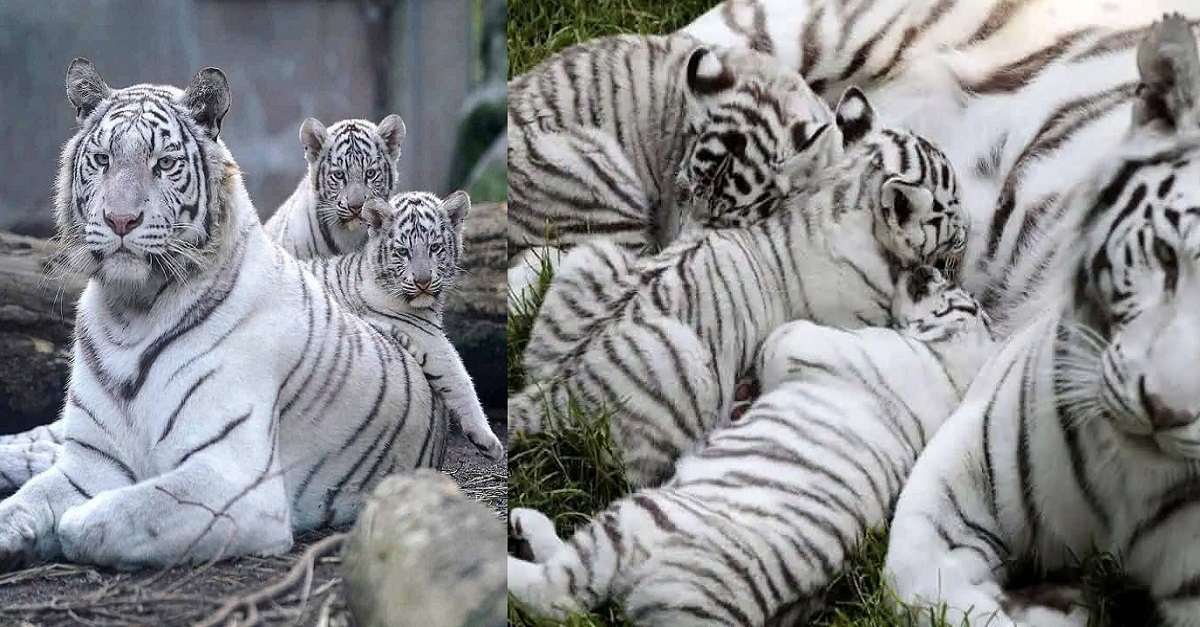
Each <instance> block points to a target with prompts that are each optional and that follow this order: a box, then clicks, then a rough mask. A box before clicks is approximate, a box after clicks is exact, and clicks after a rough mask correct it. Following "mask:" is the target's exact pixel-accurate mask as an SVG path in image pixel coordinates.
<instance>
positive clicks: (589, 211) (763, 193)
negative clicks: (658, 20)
mask: <svg viewBox="0 0 1200 627" xmlns="http://www.w3.org/2000/svg"><path fill="white" fill-rule="evenodd" d="M831 117H832V116H831V115H830V112H829V106H828V105H826V104H825V103H823V102H822V101H821V100H820V99H819V98H817V97H816V96H815V95H814V94H813V93H812V91H811V90H809V89H808V86H807V85H805V83H804V81H802V80H800V79H799V77H798V76H796V73H795V72H793V71H791V70H789V69H787V68H783V67H782V66H780V65H778V64H777V63H776V62H775V61H774V60H772V59H770V58H769V57H766V56H763V55H758V54H755V53H748V52H741V51H727V50H724V49H721V48H709V47H704V46H700V45H698V44H697V42H695V41H694V40H692V39H691V38H689V37H684V36H671V37H655V36H649V37H647V36H638V35H621V36H614V37H604V38H600V39H596V40H593V41H590V42H587V43H583V44H579V45H576V46H572V47H570V48H567V49H566V50H563V51H562V52H560V53H558V54H556V55H555V56H553V57H550V58H549V59H547V60H545V61H543V62H542V63H541V64H539V65H538V66H537V67H536V68H534V69H533V70H531V71H530V72H528V73H526V74H523V75H521V76H519V77H517V78H514V79H513V80H512V81H510V82H509V85H508V186H509V200H508V202H509V210H508V252H509V268H510V270H509V289H510V292H511V293H512V295H513V298H519V297H520V295H521V294H522V293H523V291H524V290H525V289H526V288H527V287H528V286H530V285H532V284H534V283H535V282H536V275H537V268H539V267H540V264H539V262H538V260H539V258H542V257H547V256H549V258H550V259H551V260H557V258H558V256H559V254H560V253H559V252H558V251H559V250H560V249H562V250H565V249H568V248H570V247H571V246H574V245H576V244H578V243H580V242H582V241H586V240H589V239H592V238H595V237H602V238H605V239H608V240H611V241H614V242H617V243H618V244H620V245H621V246H622V247H624V248H626V249H628V250H630V251H631V252H633V253H638V254H640V253H643V252H650V253H653V252H657V251H658V250H659V249H660V248H661V247H662V246H665V245H666V244H668V243H669V242H671V241H673V240H674V239H675V237H676V235H677V234H678V233H679V231H680V229H681V228H683V225H684V224H685V223H686V222H689V221H697V222H700V223H703V224H715V225H726V226H736V225H739V224H745V223H746V222H747V221H750V220H753V219H755V218H758V217H761V216H762V215H764V213H765V212H766V211H768V210H769V209H770V208H771V207H773V206H776V205H777V202H778V200H779V198H781V197H782V196H784V195H785V194H787V192H788V190H789V188H790V187H791V186H793V185H794V184H797V183H798V182H802V181H804V180H806V179H807V178H808V176H809V175H811V174H812V173H814V172H816V171H819V170H820V169H822V168H824V167H825V166H827V165H828V164H829V162H830V160H831V159H833V158H835V157H836V155H825V154H823V153H821V152H819V151H817V152H814V151H813V150H811V148H813V147H814V146H815V145H816V143H817V140H818V139H819V138H820V137H821V133H822V132H824V131H825V130H826V129H828V128H829V126H828V125H829V123H830V122H831V121H832V119H831ZM689 206H703V207H706V208H711V209H712V210H713V211H712V212H711V213H706V214H702V215H694V216H693V215H684V213H683V210H682V207H689ZM551 247H553V248H551ZM510 306H511V301H510Z"/></svg>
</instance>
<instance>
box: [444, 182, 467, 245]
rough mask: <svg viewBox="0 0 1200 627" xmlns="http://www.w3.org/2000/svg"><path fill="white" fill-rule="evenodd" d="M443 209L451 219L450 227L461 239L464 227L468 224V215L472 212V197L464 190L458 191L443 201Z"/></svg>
mask: <svg viewBox="0 0 1200 627" xmlns="http://www.w3.org/2000/svg"><path fill="white" fill-rule="evenodd" d="M442 207H443V208H444V209H445V210H446V216H447V217H448V218H450V226H451V227H452V228H453V229H454V232H455V233H456V234H457V235H458V237H459V238H460V239H461V238H462V234H463V227H465V226H466V224H467V214H468V213H470V212H471V197H470V196H468V195H467V193H466V192H464V191H463V190H461V189H460V190H458V191H456V192H454V193H452V194H450V195H449V196H446V197H445V198H443V199H442Z"/></svg>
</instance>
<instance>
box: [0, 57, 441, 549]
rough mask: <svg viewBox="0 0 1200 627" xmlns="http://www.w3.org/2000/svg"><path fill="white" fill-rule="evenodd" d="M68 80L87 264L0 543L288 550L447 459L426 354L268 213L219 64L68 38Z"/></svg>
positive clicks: (72, 242) (66, 179)
mask: <svg viewBox="0 0 1200 627" xmlns="http://www.w3.org/2000/svg"><path fill="white" fill-rule="evenodd" d="M67 95H68V97H69V98H70V100H71V103H72V104H73V105H74V106H75V108H76V111H77V119H78V122H79V129H78V131H77V132H76V134H75V135H74V136H73V137H72V138H71V139H70V140H69V141H68V142H67V143H66V145H65V146H64V148H63V153H62V166H61V169H60V171H59V178H58V187H57V196H56V211H57V213H56V217H57V222H58V225H59V229H60V233H61V236H62V238H63V240H64V242H65V243H66V244H67V245H68V247H69V248H70V254H69V257H70V258H71V260H72V261H73V262H74V263H76V264H78V266H79V267H80V269H81V270H82V271H84V272H85V273H87V274H88V275H90V280H89V282H88V285H87V287H86V289H85V290H84V292H83V295H82V296H81V297H80V301H79V304H78V307H77V315H76V341H75V346H74V354H73V363H72V372H71V379H70V384H69V388H68V402H67V404H66V406H65V408H64V410H63V417H62V419H61V424H62V430H63V432H64V435H65V440H64V441H65V444H64V448H63V451H62V453H61V456H60V457H59V459H58V460H57V461H56V462H55V463H54V464H53V466H51V468H50V469H49V470H47V471H46V472H43V473H41V474H38V475H37V476H35V477H34V478H33V479H31V480H30V481H29V482H28V483H26V484H25V485H23V486H22V487H21V489H20V490H18V491H17V493H16V494H15V495H13V496H12V497H10V498H8V499H6V500H4V501H3V502H0V565H3V566H11V565H13V564H15V563H19V562H21V561H24V560H26V559H28V558H31V557H42V558H53V557H58V556H62V557H66V558H67V559H70V560H72V561H83V562H91V563H97V564H105V565H112V566H116V567H119V568H126V567H137V566H143V565H163V564H168V563H172V562H175V561H176V560H181V561H197V560H208V559H211V558H215V557H218V556H235V555H240V554H247V553H275V552H280V551H285V550H287V549H288V548H290V546H291V544H292V534H293V530H299V529H307V528H312V527H315V526H319V525H323V524H331V523H343V522H346V521H348V520H351V519H352V517H353V516H354V514H355V512H356V509H357V504H358V503H357V495H358V494H359V493H361V492H362V491H363V490H367V489H369V488H370V486H371V485H372V484H373V483H374V482H375V481H376V480H377V479H378V478H380V477H381V476H383V474H385V473H386V472H388V471H390V470H392V469H394V468H397V467H411V466H427V465H435V464H437V463H439V462H440V458H441V456H442V454H443V453H444V446H445V431H446V425H445V414H444V411H442V409H441V407H440V406H439V405H438V404H437V403H436V397H435V396H434V395H433V394H432V393H431V391H430V389H429V387H428V385H427V383H426V382H425V378H424V376H422V374H421V371H420V369H419V367H418V366H417V365H416V363H415V362H414V361H413V360H412V358H411V357H410V356H409V355H408V354H407V353H405V352H404V350H403V349H402V348H400V347H399V346H398V345H397V344H396V343H394V342H393V341H391V339H390V338H388V337H386V336H384V334H382V333H381V332H379V331H378V330H377V329H376V328H375V327H374V326H372V325H370V324H368V323H366V322H364V321H363V320H362V319H360V318H358V317H357V316H354V315H351V314H348V313H347V312H345V311H344V310H343V309H341V308H340V307H339V306H338V305H337V304H336V303H335V302H334V301H333V299H332V297H331V296H329V295H328V294H326V293H325V291H324V289H323V288H322V287H321V285H320V284H319V283H318V281H317V280H316V278H315V277H313V276H312V275H311V274H309V273H307V272H305V271H303V270H302V269H301V267H300V265H299V263H298V262H297V261H296V260H295V259H294V258H292V257H291V256H290V255H288V254H287V253H285V252H284V251H283V250H282V249H280V248H279V247H278V246H276V245H275V244H273V243H272V242H271V241H270V240H269V239H268V238H267V235H266V234H265V233H264V232H263V229H262V226H261V223H260V222H259V220H258V214H257V213H256V212H255V210H254V206H253V205H252V204H251V202H250V199H249V197H248V196H247V194H246V191H245V187H244V185H243V183H242V180H241V175H240V173H239V171H238V168H237V165H236V164H235V163H234V161H233V159H232V158H231V156H230V154H229V152H228V151H227V150H226V148H225V146H224V144H223V143H222V142H221V141H220V140H219V139H218V138H217V136H218V133H219V130H220V125H221V120H222V118H223V116H224V114H225V112H226V111H227V110H228V107H229V102H230V93H229V88H228V85H227V83H226V81H225V77H224V75H223V74H222V73H221V72H220V70H217V69H215V68H209V69H206V70H204V71H202V72H200V73H199V74H198V75H197V76H196V78H195V80H194V81H193V82H192V84H191V85H190V86H189V87H188V88H187V89H186V90H179V89H176V88H174V87H169V86H156V85H136V86H133V87H128V88H125V89H119V90H113V89H110V88H109V87H108V86H107V85H105V83H104V81H103V80H102V79H101V78H100V75H99V74H98V73H97V72H96V70H95V68H94V67H93V66H92V65H91V63H89V62H88V61H86V60H84V59H76V60H75V61H73V62H72V63H71V66H70V69H69V70H68V72H67Z"/></svg>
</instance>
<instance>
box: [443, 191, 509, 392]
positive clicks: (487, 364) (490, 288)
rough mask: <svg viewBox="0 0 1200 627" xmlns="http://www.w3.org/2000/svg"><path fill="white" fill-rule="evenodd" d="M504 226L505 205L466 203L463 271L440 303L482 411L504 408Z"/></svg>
mask: <svg viewBox="0 0 1200 627" xmlns="http://www.w3.org/2000/svg"><path fill="white" fill-rule="evenodd" d="M507 224H508V205H507V204H505V203H477V204H472V206H471V213H470V215H468V216H467V232H466V237H465V239H466V243H465V246H466V251H467V252H466V258H465V259H464V260H463V264H462V265H463V267H464V268H465V269H466V272H464V274H463V275H462V276H460V277H459V280H458V287H457V288H455V290H454V291H453V292H451V293H450V295H449V296H448V297H447V299H446V332H447V334H448V335H449V336H450V340H451V341H452V342H453V343H454V346H455V348H457V349H458V352H459V354H460V355H462V358H463V363H465V364H466V366H467V372H469V373H471V378H472V379H473V380H474V381H475V391H476V393H477V394H479V400H480V401H481V402H482V403H483V406H484V407H505V406H506V402H505V399H506V398H507V395H508V344H507V342H508V311H507V309H506V305H505V303H506V298H507V294H508V275H507V274H506V273H505V263H507V252H506V246H507V241H506V240H505V228H506V227H507Z"/></svg>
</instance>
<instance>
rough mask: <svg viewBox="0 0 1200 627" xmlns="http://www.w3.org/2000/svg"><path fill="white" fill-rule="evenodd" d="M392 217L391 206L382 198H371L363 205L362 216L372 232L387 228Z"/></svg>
mask: <svg viewBox="0 0 1200 627" xmlns="http://www.w3.org/2000/svg"><path fill="white" fill-rule="evenodd" d="M393 215H394V214H393V213H392V205H391V204H390V203H389V202H388V201H387V200H385V199H383V198H371V199H369V200H367V202H365V203H363V208H362V216H363V218H364V219H366V221H367V226H368V227H369V228H370V229H371V230H372V231H375V232H379V231H381V230H383V229H384V227H386V226H389V225H390V224H391V222H392V217H393Z"/></svg>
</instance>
